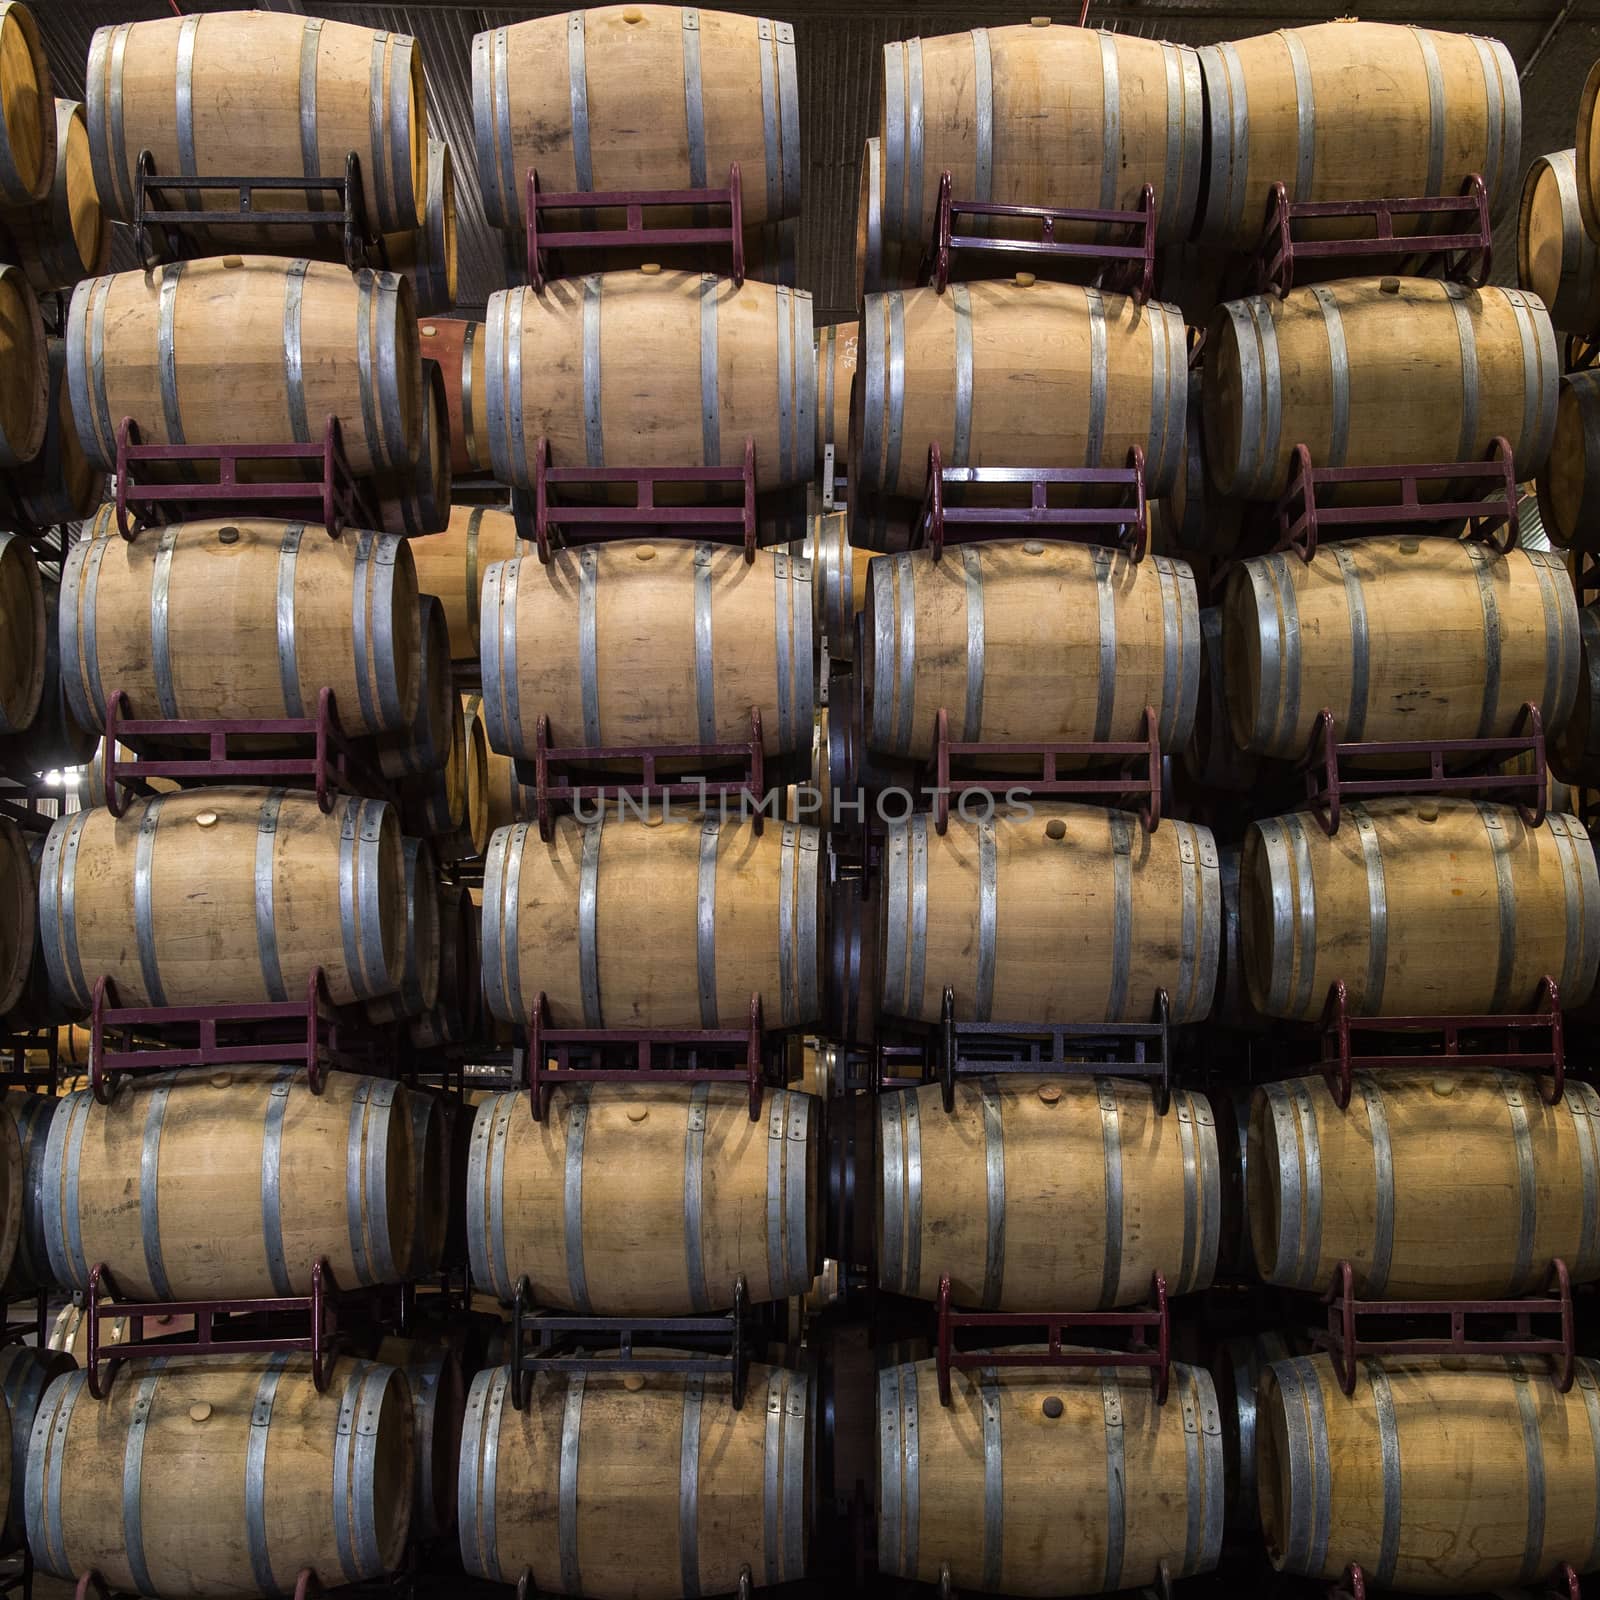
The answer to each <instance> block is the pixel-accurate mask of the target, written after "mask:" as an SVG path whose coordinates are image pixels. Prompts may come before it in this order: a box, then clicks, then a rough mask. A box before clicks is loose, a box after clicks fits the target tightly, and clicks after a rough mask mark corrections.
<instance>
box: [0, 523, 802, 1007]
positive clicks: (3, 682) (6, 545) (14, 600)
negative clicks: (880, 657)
mask: <svg viewBox="0 0 1600 1600" xmlns="http://www.w3.org/2000/svg"><path fill="white" fill-rule="evenodd" d="M45 618H46V608H45V597H44V585H43V583H42V582H41V581H40V578H39V563H38V562H37V561H36V560H35V559H34V554H33V547H32V546H31V545H30V544H29V543H28V541H27V540H26V539H24V538H23V537H22V535H21V534H19V533H0V734H10V733H22V732H24V731H25V730H26V729H27V728H29V727H30V726H31V725H32V723H33V719H34V718H35V717H36V716H37V715H38V714H39V706H40V703H41V701H42V700H43V698H44V679H45ZM810 621H811V614H810V607H809V606H808V607H807V610H806V623H807V632H808V634H809V632H810ZM4 1009H5V1008H4V1007H3V1006H0V1010H4Z"/></svg>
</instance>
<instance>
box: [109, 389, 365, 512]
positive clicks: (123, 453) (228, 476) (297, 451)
mask: <svg viewBox="0 0 1600 1600" xmlns="http://www.w3.org/2000/svg"><path fill="white" fill-rule="evenodd" d="M250 462H260V463H264V466H263V470H262V472H261V475H260V476H259V478H255V479H252V480H251V481H249V482H246V481H244V480H243V479H242V478H241V477H240V476H239V473H240V469H241V467H243V466H244V465H246V464H247V463H250ZM297 462H299V463H304V464H306V465H308V466H311V467H314V468H315V469H316V472H317V475H316V476H315V477H302V476H299V475H297V473H296V471H295V463H297ZM158 463H159V464H162V465H165V466H168V467H173V466H176V467H178V468H180V469H188V471H189V479H188V481H184V482H179V483H163V482H158V481H155V480H153V479H151V478H150V477H149V476H148V475H147V474H146V472H145V471H144V468H145V467H146V466H147V465H153V464H158ZM202 466H206V467H214V468H215V470H216V477H215V478H207V479H204V480H196V479H195V477H194V469H195V468H197V467H202ZM269 469H275V470H269ZM116 507H117V531H118V532H119V533H120V534H121V535H122V537H123V538H124V539H133V538H135V537H137V535H138V534H139V533H140V532H141V531H143V530H145V529H147V528H153V527H161V526H164V525H165V524H167V523H170V522H184V521H190V520H193V519H194V518H196V517H224V516H230V515H239V516H250V515H259V514H263V513H264V514H266V515H269V516H274V517H286V518H289V519H291V520H304V521H308V522H320V523H321V524H322V526H323V527H324V528H326V529H327V531H328V536H329V537H330V538H333V539H337V538H338V537H339V535H340V534H341V533H343V532H344V530H345V529H346V528H375V527H377V526H378V525H379V522H378V515H377V511H376V510H375V509H374V506H373V502H372V497H371V494H370V493H369V484H368V483H367V482H366V481H365V480H363V479H359V478H357V477H356V475H355V474H354V472H352V471H351V468H350V461H349V457H348V456H346V454H345V449H344V433H343V429H342V427H341V425H340V422H339V419H338V418H337V417H336V416H332V415H330V416H329V417H328V420H327V423H326V425H325V427H324V429H323V434H322V439H321V441H320V443H311V444H297V443H296V444H283V443H273V444H194V443H184V444H145V443H143V442H142V441H141V439H140V435H139V425H138V423H137V422H135V421H134V419H133V418H132V417H124V418H123V419H122V426H121V427H120V428H118V430H117V498H116Z"/></svg>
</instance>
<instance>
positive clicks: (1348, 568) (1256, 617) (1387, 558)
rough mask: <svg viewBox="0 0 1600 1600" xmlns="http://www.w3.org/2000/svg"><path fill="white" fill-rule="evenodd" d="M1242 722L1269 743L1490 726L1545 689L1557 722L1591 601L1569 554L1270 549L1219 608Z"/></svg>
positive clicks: (1448, 548) (1464, 731)
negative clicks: (1308, 554) (1309, 556)
mask: <svg viewBox="0 0 1600 1600" xmlns="http://www.w3.org/2000/svg"><path fill="white" fill-rule="evenodd" d="M1222 638H1223V649H1224V651H1225V653H1226V656H1227V697H1228V715H1229V724H1230V727H1231V729H1232V733H1233V737H1234V740H1235V742H1236V743H1237V744H1239V745H1240V746H1241V747H1242V748H1243V749H1245V750H1249V751H1253V752H1255V753H1256V754H1258V755H1265V756H1277V757H1279V758H1280V759H1283V760H1294V759H1298V758H1299V757H1301V756H1303V755H1305V753H1306V750H1307V747H1308V745H1309V744H1310V741H1311V736H1312V732H1313V730H1314V729H1315V727H1316V723H1317V717H1318V715H1319V713H1320V712H1321V711H1322V709H1323V708H1324V707H1326V708H1327V709H1328V710H1330V711H1332V713H1333V716H1334V727H1335V732H1336V736H1337V737H1338V738H1339V739H1341V740H1349V741H1359V740H1362V739H1422V738H1428V739H1433V738H1439V739H1474V738H1476V739H1488V738H1494V737H1497V736H1501V737H1503V736H1505V735H1507V734H1509V733H1510V732H1511V731H1512V729H1513V727H1514V725H1515V724H1517V723H1518V722H1519V720H1520V719H1521V718H1522V708H1523V706H1524V705H1525V704H1526V703H1527V702H1529V701H1532V702H1533V704H1535V705H1537V706H1538V707H1539V709H1540V711H1541V712H1542V713H1543V717H1544V725H1545V728H1546V729H1547V730H1548V731H1549V732H1550V733H1552V734H1553V733H1555V732H1558V731H1559V730H1560V729H1561V727H1562V726H1563V725H1564V724H1565V722H1566V720H1567V717H1568V715H1569V713H1570V712H1571V710H1572V705H1573V701H1574V699H1575V698H1576V696H1577V691H1578V658H1579V638H1578V607H1577V602H1576V600H1575V598H1574V595H1573V590H1572V583H1571V580H1570V579H1569V578H1568V577H1567V572H1566V569H1565V567H1564V566H1563V565H1562V564H1561V560H1560V558H1559V557H1558V556H1556V555H1553V554H1551V553H1550V552H1548V551H1540V550H1521V549H1514V550H1512V551H1511V552H1510V553H1509V554H1507V555H1504V556H1499V555H1497V554H1496V553H1495V551H1494V550H1493V548H1492V547H1490V546H1489V545H1485V544H1463V543H1458V542H1457V541H1456V540H1453V539H1430V538H1421V539H1419V538H1411V537H1403V536H1399V535H1390V536H1385V537H1379V538H1369V539H1357V540H1353V541H1351V542H1350V543H1349V544H1330V545H1323V546H1322V547H1321V549H1320V550H1319V551H1318V556H1317V559H1316V560H1315V561H1302V560H1301V559H1300V558H1299V556H1297V555H1292V554H1290V555H1284V554H1278V555H1267V556H1257V557H1254V558H1253V559H1251V560H1248V561H1244V562H1241V563H1240V564H1239V565H1238V566H1237V567H1235V568H1234V571H1233V573H1232V575H1231V577H1230V578H1229V580H1228V584H1227V588H1226V591H1225V599H1224V603H1223V616H1222Z"/></svg>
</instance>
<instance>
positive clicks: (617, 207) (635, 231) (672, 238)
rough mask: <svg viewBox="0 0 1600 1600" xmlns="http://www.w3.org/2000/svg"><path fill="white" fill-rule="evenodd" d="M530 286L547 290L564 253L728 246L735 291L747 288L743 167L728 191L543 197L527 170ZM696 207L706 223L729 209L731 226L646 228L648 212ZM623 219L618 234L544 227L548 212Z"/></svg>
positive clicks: (734, 170)
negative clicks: (621, 216)
mask: <svg viewBox="0 0 1600 1600" xmlns="http://www.w3.org/2000/svg"><path fill="white" fill-rule="evenodd" d="M527 197H528V230H527V232H528V246H527V248H528V260H527V270H528V285H529V287H530V288H532V289H534V290H536V291H537V290H540V289H543V288H544V286H545V284H546V283H548V282H549V281H550V279H551V278H553V277H554V278H558V277H560V276H561V274H560V273H559V272H552V271H551V266H552V260H551V258H552V257H553V256H554V255H555V253H556V252H557V251H560V250H584V249H591V250H615V249H618V248H619V247H621V248H628V249H638V250H653V249H657V248H663V249H669V250H670V249H675V248H681V247H684V246H690V247H693V246H695V245H705V246H715V245H726V246H727V247H728V252H729V258H730V259H729V266H730V269H731V272H732V276H733V281H734V284H735V285H736V286H738V285H742V284H743V283H744V186H743V180H742V179H741V177H740V175H739V163H738V162H737V161H735V162H733V163H732V164H731V165H730V166H729V168H728V186H727V188H725V189H608V190H579V191H577V192H576V193H572V194H545V193H544V192H543V191H542V190H541V189H540V187H539V173H538V169H537V168H534V167H530V168H529V169H528V189H527ZM668 207H670V208H674V209H681V208H684V207H693V208H694V211H695V215H696V217H697V218H699V219H704V218H705V217H706V215H707V213H709V212H710V211H711V210H712V209H713V208H716V209H721V208H722V207H726V208H727V212H728V220H727V221H726V222H721V223H713V222H707V221H704V220H699V221H697V222H696V223H695V225H694V226H692V227H686V228H685V227H667V228H652V227H646V226H645V220H644V214H645V212H646V211H650V210H655V209H657V208H668ZM608 210H609V211H622V212H623V213H625V218H624V222H623V225H622V226H621V227H620V228H601V227H598V226H590V227H587V228H566V229H559V230H558V229H554V228H546V227H543V226H541V224H540V221H539V218H540V215H541V214H542V213H544V212H546V211H581V212H584V213H586V214H587V216H588V217H589V219H590V220H591V222H592V221H593V217H594V213H595V212H597V211H608Z"/></svg>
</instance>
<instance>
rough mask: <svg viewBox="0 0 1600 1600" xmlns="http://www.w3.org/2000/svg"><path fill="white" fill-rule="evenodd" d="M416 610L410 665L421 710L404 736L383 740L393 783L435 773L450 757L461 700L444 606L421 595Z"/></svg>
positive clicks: (382, 759)
mask: <svg viewBox="0 0 1600 1600" xmlns="http://www.w3.org/2000/svg"><path fill="white" fill-rule="evenodd" d="M417 605H418V618H417V622H416V624H415V628H416V633H417V653H416V656H415V659H414V660H412V661H411V662H409V663H408V665H409V666H410V669H411V673H412V676H413V677H414V678H415V679H416V690H417V702H416V711H415V713H414V714H413V716H412V718H411V723H410V726H409V727H407V728H406V729H405V730H404V731H401V732H395V733H385V734H380V735H379V737H378V744H377V748H378V765H379V767H380V768H381V770H382V771H383V774H384V776H385V777H389V778H409V777H417V776H419V775H421V774H422V773H426V772H435V771H437V770H438V769H439V768H441V767H442V766H444V764H445V762H446V760H447V759H448V758H449V754H450V739H451V721H452V718H453V715H454V712H453V707H454V705H455V701H456V691H455V685H454V684H452V683H451V681H450V630H449V627H448V626H447V624H446V622H445V614H444V607H443V606H442V605H441V604H440V603H439V601H438V600H437V599H436V598H435V597H434V596H433V595H431V594H423V595H419V596H418V597H417Z"/></svg>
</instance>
